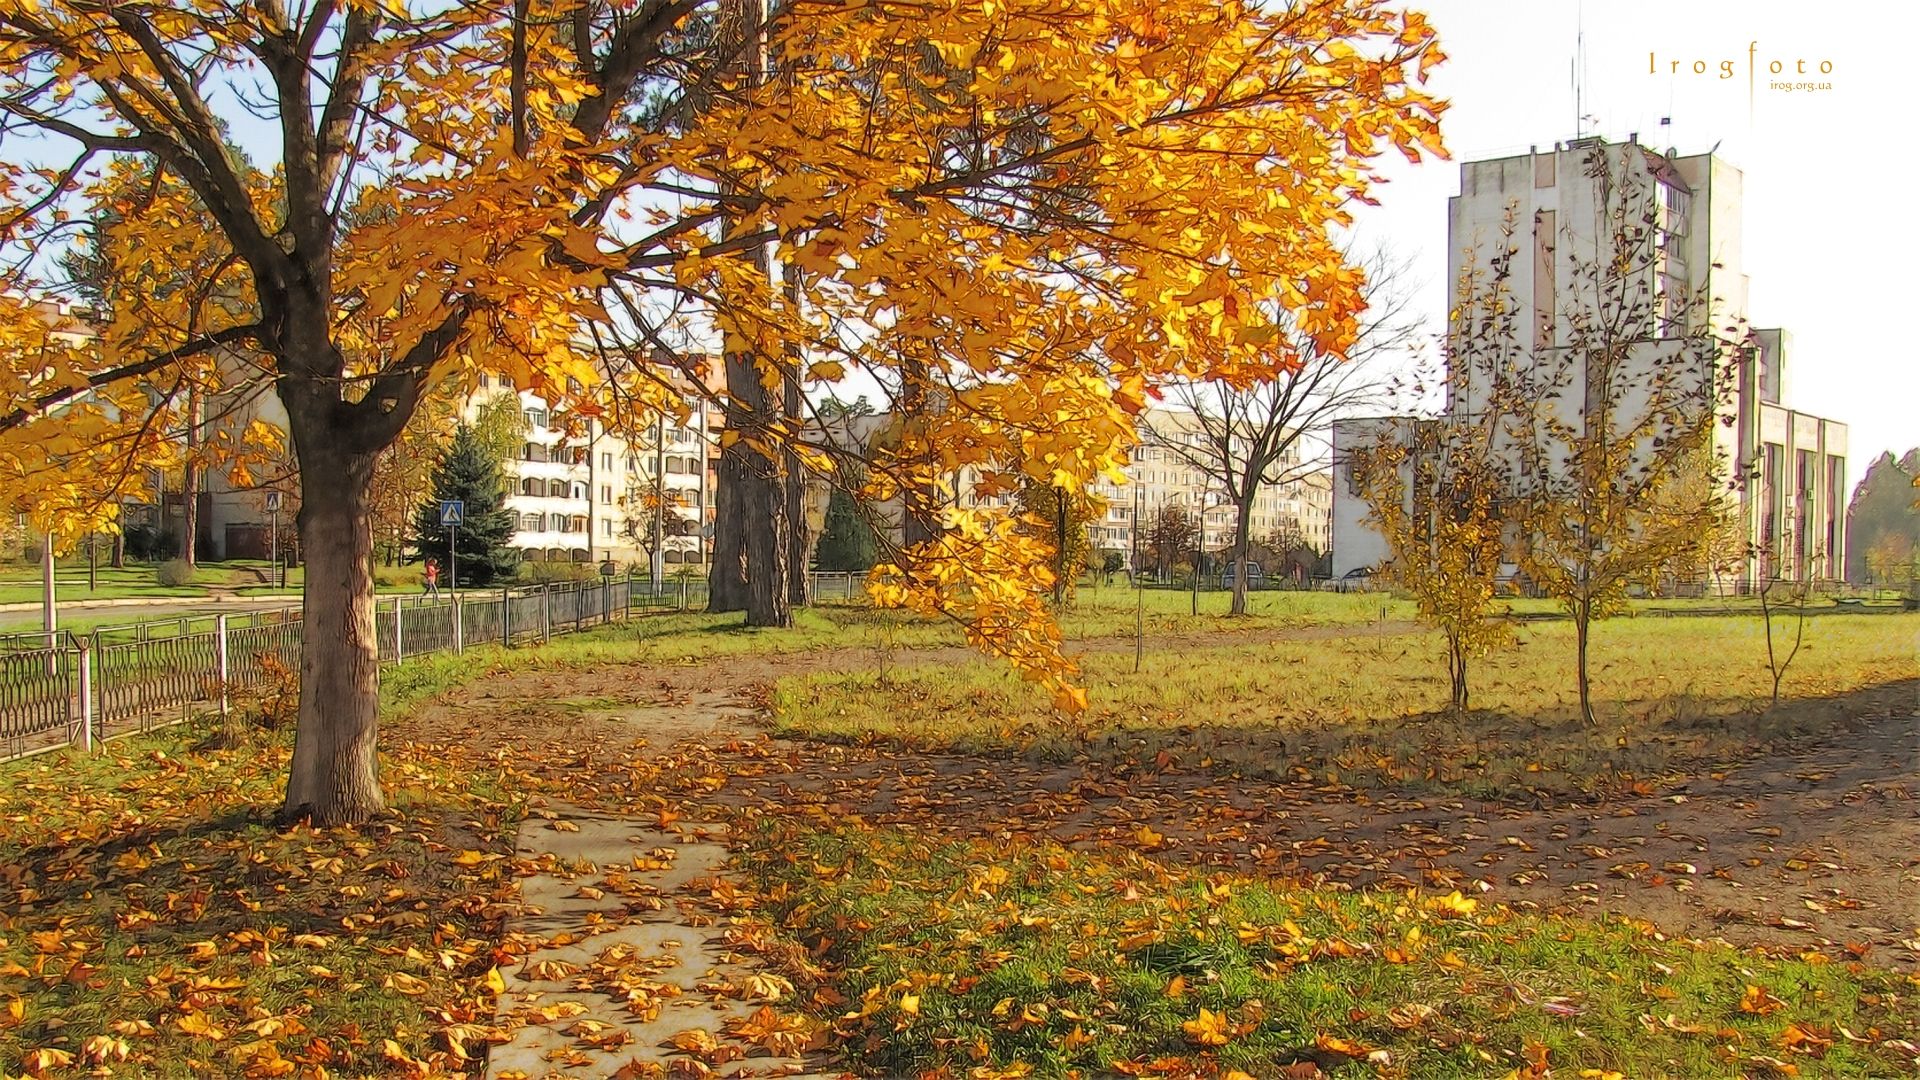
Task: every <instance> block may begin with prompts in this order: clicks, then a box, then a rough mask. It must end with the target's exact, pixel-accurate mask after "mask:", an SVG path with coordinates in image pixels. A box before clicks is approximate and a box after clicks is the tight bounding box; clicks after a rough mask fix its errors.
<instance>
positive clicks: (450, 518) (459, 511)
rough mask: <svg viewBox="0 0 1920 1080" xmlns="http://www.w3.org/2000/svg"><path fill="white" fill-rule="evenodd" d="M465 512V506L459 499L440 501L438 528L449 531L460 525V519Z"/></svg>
mask: <svg viewBox="0 0 1920 1080" xmlns="http://www.w3.org/2000/svg"><path fill="white" fill-rule="evenodd" d="M466 510H467V504H466V503H464V502H462V501H461V500H459V499H442V500H440V527H441V528H443V529H451V528H453V527H454V526H456V525H458V524H460V519H461V517H463V516H464V515H465V514H466Z"/></svg>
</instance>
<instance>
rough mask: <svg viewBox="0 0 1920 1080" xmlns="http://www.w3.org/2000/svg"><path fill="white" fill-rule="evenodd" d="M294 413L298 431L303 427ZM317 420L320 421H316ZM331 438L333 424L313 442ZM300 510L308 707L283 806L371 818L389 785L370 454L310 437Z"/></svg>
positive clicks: (287, 811)
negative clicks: (383, 753) (383, 759)
mask: <svg viewBox="0 0 1920 1080" xmlns="http://www.w3.org/2000/svg"><path fill="white" fill-rule="evenodd" d="M305 426H307V425H302V424H300V422H299V420H298V419H295V422H294V428H295V432H296V434H297V433H298V432H299V431H300V430H301V428H302V427H305ZM313 426H315V427H317V426H318V425H313ZM328 437H329V433H327V432H326V431H325V430H324V429H322V430H321V431H319V432H317V433H316V437H315V439H314V440H313V441H314V442H319V441H320V440H324V439H326V438H328ZM300 458H301V461H300V485H301V494H302V499H301V503H300V513H299V516H298V518H297V519H296V521H297V524H298V529H299V537H300V547H301V550H302V551H304V552H305V558H306V567H307V576H306V585H305V589H304V595H303V599H304V603H305V613H304V616H303V625H302V628H301V648H300V712H299V723H298V727H297V728H296V730H295V735H294V743H293V766H292V770H291V774H290V775H289V777H288V779H287V798H286V805H285V808H284V811H283V813H284V815H285V816H286V817H288V818H303V817H304V818H311V819H312V821H313V823H314V824H315V825H316V826H325V825H336V824H341V823H343V822H355V821H364V820H365V819H367V818H368V817H369V816H371V815H373V814H376V813H378V812H379V811H381V810H382V809H384V808H385V806H386V803H385V801H384V800H383V799H382V797H381V794H380V777H379V772H378V764H379V759H378V756H377V755H376V753H375V738H376V736H377V734H378V731H379V687H380V683H379V670H380V669H379V657H378V654H377V652H376V648H377V646H376V644H375V641H376V639H375V632H374V625H375V624H374V607H373V604H374V596H373V528H372V524H371V519H370V515H369V513H368V505H367V504H368V498H369V493H370V491H371V488H372V479H373V461H374V456H373V455H371V454H363V455H348V454H342V453H339V452H338V451H334V450H331V449H329V448H328V447H326V446H325V445H324V444H323V443H322V444H321V445H318V446H316V445H305V444H303V445H302V446H301V454H300Z"/></svg>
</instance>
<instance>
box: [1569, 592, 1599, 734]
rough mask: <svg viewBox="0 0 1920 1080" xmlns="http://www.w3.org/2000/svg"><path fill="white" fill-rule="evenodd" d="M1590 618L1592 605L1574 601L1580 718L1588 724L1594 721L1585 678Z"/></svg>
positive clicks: (1574, 631) (1590, 691)
mask: <svg viewBox="0 0 1920 1080" xmlns="http://www.w3.org/2000/svg"><path fill="white" fill-rule="evenodd" d="M1592 620H1593V608H1592V606H1591V605H1590V604H1589V603H1588V602H1587V601H1585V600H1580V601H1578V602H1576V603H1575V604H1574V607H1573V633H1574V649H1575V651H1576V652H1577V653H1578V654H1579V672H1578V675H1577V678H1578V680H1579V683H1580V719H1581V721H1583V722H1584V723H1586V724H1588V725H1592V724H1593V722H1594V720H1593V694H1592V684H1591V683H1590V682H1589V681H1588V679H1587V628H1588V625H1589V624H1590V623H1591V622H1592Z"/></svg>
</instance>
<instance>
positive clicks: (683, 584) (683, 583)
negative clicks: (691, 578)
mask: <svg viewBox="0 0 1920 1080" xmlns="http://www.w3.org/2000/svg"><path fill="white" fill-rule="evenodd" d="M680 610H681V611H685V610H687V579H686V577H685V576H684V575H682V576H681V578H680Z"/></svg>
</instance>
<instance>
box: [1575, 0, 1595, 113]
mask: <svg viewBox="0 0 1920 1080" xmlns="http://www.w3.org/2000/svg"><path fill="white" fill-rule="evenodd" d="M1575 18H1576V20H1577V21H1576V22H1575V24H1574V32H1573V64H1572V70H1571V78H1572V80H1573V137H1574V138H1576V139H1578V138H1581V137H1583V136H1585V135H1586V128H1585V127H1584V125H1585V124H1586V122H1587V121H1588V120H1592V119H1593V117H1591V116H1588V115H1587V112H1586V109H1585V107H1584V106H1585V102H1586V91H1587V5H1586V4H1585V3H1582V4H1581V5H1580V6H1579V7H1578V8H1577V9H1576V16H1575ZM1596 123H1597V121H1596Z"/></svg>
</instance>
